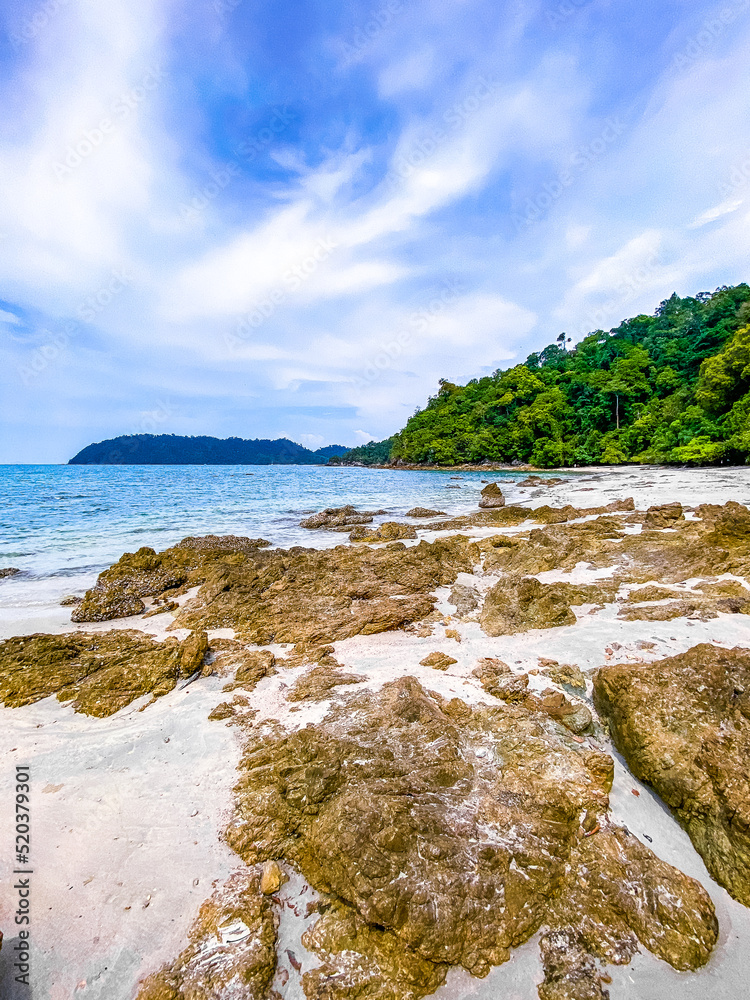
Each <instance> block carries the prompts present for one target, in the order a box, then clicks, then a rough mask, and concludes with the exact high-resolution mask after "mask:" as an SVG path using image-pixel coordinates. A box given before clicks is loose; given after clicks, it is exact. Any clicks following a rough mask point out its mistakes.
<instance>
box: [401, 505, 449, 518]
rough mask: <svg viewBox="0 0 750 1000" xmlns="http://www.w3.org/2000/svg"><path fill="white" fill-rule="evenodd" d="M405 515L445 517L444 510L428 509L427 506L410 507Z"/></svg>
mask: <svg viewBox="0 0 750 1000" xmlns="http://www.w3.org/2000/svg"><path fill="white" fill-rule="evenodd" d="M405 516H406V517H446V516H447V515H446V513H445V511H444V510H430V508H429V507H412V509H411V510H407V512H406V515H405Z"/></svg>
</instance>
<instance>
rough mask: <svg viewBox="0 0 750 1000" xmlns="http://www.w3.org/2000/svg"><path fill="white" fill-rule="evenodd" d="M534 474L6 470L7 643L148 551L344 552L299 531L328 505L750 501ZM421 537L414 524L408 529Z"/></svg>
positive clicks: (676, 480) (662, 476)
mask: <svg viewBox="0 0 750 1000" xmlns="http://www.w3.org/2000/svg"><path fill="white" fill-rule="evenodd" d="M527 478H528V473H527V472H515V471H512V472H509V471H502V472H491V471H489V470H486V469H482V468H481V467H479V468H478V469H477V470H476V471H474V470H472V471H454V470H450V469H441V470H419V471H413V470H400V469H367V468H359V467H341V466H309V465H304V466H294V465H275V466H268V465H266V466H246V465H243V466H206V465H200V466H198V465H189V466H111V465H109V466H94V465H91V466H80V465H4V466H0V568H4V567H10V566H13V567H16V568H18V569H19V570H20V571H21V572H20V573H18V574H17V575H15V576H12V577H7V578H5V579H0V638H3V637H7V636H8V635H20V634H28V633H29V632H32V631H40V630H46V629H49V630H53V631H62V630H64V628H66V627H68V628H69V627H70V617H69V609H66V608H61V607H60V599H61V598H62V597H64V596H66V595H68V594H76V595H81V594H83V593H84V592H85V590H87V589H88V588H89V587H91V586H93V584H94V583H95V581H96V577H97V575H98V574H99V573H100V572H101V571H102V570H103V569H105V568H106V567H107V566H110V565H111V564H112V563H113V562H115V561H116V560H117V559H119V558H120V556H121V555H122V554H123V553H124V552H134V551H135V550H136V549H138V548H140V547H141V546H144V545H147V546H151V547H152V548H154V549H156V550H157V551H159V550H160V549H164V548H167V547H168V546H170V545H173V544H175V543H176V542H178V541H180V539H182V538H185V537H186V536H188V535H205V534H219V535H221V534H235V535H247V536H250V537H252V538H266V539H268V541H269V542H271V544H272V545H274V546H283V547H289V546H291V545H305V546H314V547H316V548H323V547H329V546H333V545H340V544H342V543H343V542H345V541H346V540H347V538H346V535H345V534H341V533H337V532H325V531H309V530H307V529H305V528H301V527H300V524H299V522H300V520H301V519H302V518H303V517H305V516H307V515H309V514H310V513H313V512H315V511H318V510H321V509H323V508H324V507H341V506H343V505H345V504H352V505H354V506H355V507H357V508H358V509H363V510H384V511H385V512H386V513H385V514H383V515H380V516H378V517H377V518H376V519H375V522H374V523H375V524H377V523H378V522H381V521H384V520H400V519H402V518H403V516H404V515H405V514H406V512H407V511H408V510H410V509H411V508H412V507H416V506H422V507H430V508H433V509H435V510H440V511H445V512H446V513H447V514H462V513H467V512H469V511H475V510H477V504H478V501H479V498H480V491H481V489H482V488H483V486H484V485H485V483H486V482H488V481H493V482H498V483H499V484H500V485H501V488H502V489H503V492H504V493H505V495H506V499H507V502H508V503H520V504H525V505H528V506H530V507H534V506H537V505H539V504H542V503H551V504H553V505H555V506H560V505H562V504H564V503H573V504H574V505H575V506H578V507H583V506H594V505H596V504H603V503H608V502H610V501H611V500H615V499H621V498H623V497H626V496H633V497H634V498H635V502H636V505H637V506H638V507H639V508H645V507H648V506H650V505H651V504H653V503H666V502H669V501H671V500H681V501H682V502H683V503H684V504H698V503H701V502H705V501H711V502H721V503H723V502H725V501H726V500H727V499H734V500H739V501H740V502H742V503H750V469H748V468H744V467H743V468H726V467H719V468H711V469H665V468H660V467H649V466H638V467H633V466H620V467H611V468H588V469H566V470H563V471H562V472H545V473H541V474H540V478H541V479H542V480H543V481H544V482H547V483H549V481H550V480H552V479H555V478H560V479H562V480H563V483H561V484H559V485H556V486H552V487H550V486H545V485H542V486H541V487H540V486H523V485H521V484H522V483H524V482H525V481H526V480H527ZM413 523H415V524H417V525H418V522H413Z"/></svg>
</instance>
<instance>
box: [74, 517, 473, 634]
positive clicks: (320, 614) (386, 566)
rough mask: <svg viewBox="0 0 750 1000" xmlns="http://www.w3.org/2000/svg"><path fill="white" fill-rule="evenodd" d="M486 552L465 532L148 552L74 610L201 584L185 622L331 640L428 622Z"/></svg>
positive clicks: (113, 613)
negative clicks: (380, 541)
mask: <svg viewBox="0 0 750 1000" xmlns="http://www.w3.org/2000/svg"><path fill="white" fill-rule="evenodd" d="M478 559H479V550H478V549H477V548H476V546H475V545H473V544H472V543H470V542H468V541H467V540H466V539H465V538H463V537H461V536H460V535H459V536H454V537H451V538H446V539H439V540H438V541H436V542H433V543H432V544H429V543H427V542H420V543H419V544H418V545H415V546H412V547H410V548H407V547H406V546H405V545H404V544H403V543H402V542H393V543H392V544H391V545H388V546H387V547H385V548H381V549H369V548H365V547H362V548H360V547H356V548H355V547H353V546H350V545H341V546H337V547H336V548H334V549H324V550H319V549H305V548H301V547H296V548H292V549H288V550H287V549H273V550H270V551H264V550H262V549H259V548H255V547H252V548H248V549H241V548H236V549H234V550H229V551H227V550H225V549H198V548H186V547H181V546H175V547H174V548H171V549H167V550H166V551H164V552H161V553H158V554H157V553H156V552H154V551H153V549H139V550H138V552H136V553H134V554H131V553H128V554H126V555H124V556H123V557H122V558H121V559H120V560H119V562H117V563H115V565H114V566H112V567H111V568H110V569H108V570H105V571H104V573H102V574H101V575H100V577H99V580H98V582H97V585H96V587H95V588H94V589H93V590H90V591H89V592H88V593H87V595H86V598H85V600H84V601H83V603H82V604H80V605H78V607H76V608H75V610H74V612H73V615H74V617H75V619H76V621H89V620H95V621H98V620H101V618H102V617H103V616H109V617H111V618H115V617H120V615H121V613H122V611H123V602H124V603H125V606H126V610H127V613H128V614H131V613H132V610H130V608H131V605H130V604H129V603H128V602H136V603H137V604H138V605H139V606H142V605H143V602H142V600H141V597H143V596H146V595H147V594H150V595H155V594H160V593H163V592H164V591H166V590H170V589H172V588H178V587H179V588H183V589H187V588H189V587H192V586H194V585H196V584H199V585H200V590H199V591H198V594H197V596H196V597H194V598H192V599H191V600H189V601H188V602H187V603H186V604H184V605H183V606H182V607H181V608H180V610H179V612H178V613H177V615H176V618H175V621H174V626H175V627H179V628H204V629H219V628H234V629H236V630H237V632H238V633H239V636H238V637H239V638H244V639H245V640H247V641H250V642H254V643H257V644H258V645H267V644H268V643H271V642H293V643H318V644H322V643H327V642H333V641H336V640H337V639H344V638H347V637H349V636H353V635H358V634H363V635H368V634H372V633H375V632H383V631H387V630H388V629H394V628H399V627H401V626H402V625H405V624H407V623H408V622H412V621H418V620H419V619H420V618H423V617H425V616H426V615H428V614H429V613H430V612H431V611H432V609H433V607H434V602H435V599H434V597H433V596H432V594H431V593H430V591H431V590H432V589H434V588H436V587H439V586H444V585H447V584H451V583H453V582H454V580H455V579H456V576H457V575H458V573H460V572H471V569H472V567H473V565H474V563H475V562H476V561H478ZM141 610H142V607H141Z"/></svg>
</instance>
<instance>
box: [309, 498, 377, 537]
mask: <svg viewBox="0 0 750 1000" xmlns="http://www.w3.org/2000/svg"><path fill="white" fill-rule="evenodd" d="M377 514H385V511H384V510H357V508H356V507H353V506H352V505H351V504H347V505H346V506H345V507H326V509H325V510H321V511H320V513H318V514H312V515H311V516H310V517H306V518H304V519H303V520H302V521H300V527H301V528H310V529H314V528H317V529H321V528H323V529H325V530H327V531H349V530H350V529H351V528H352V527H353V526H354V525H355V524H370V522H371V521H372V519H373V518H374V517H375V516H376V515H377Z"/></svg>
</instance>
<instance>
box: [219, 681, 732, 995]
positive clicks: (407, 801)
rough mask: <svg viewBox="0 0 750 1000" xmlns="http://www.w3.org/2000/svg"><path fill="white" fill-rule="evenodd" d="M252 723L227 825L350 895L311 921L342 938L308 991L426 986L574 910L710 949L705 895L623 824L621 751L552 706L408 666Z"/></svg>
mask: <svg viewBox="0 0 750 1000" xmlns="http://www.w3.org/2000/svg"><path fill="white" fill-rule="evenodd" d="M254 734H255V738H254V741H253V743H252V744H251V745H249V746H248V748H247V750H246V752H245V755H244V757H243V760H242V763H241V766H240V779H239V782H238V785H237V786H236V796H237V800H236V802H237V809H236V815H235V817H234V819H233V820H232V822H231V823H230V825H229V827H228V829H227V831H226V839H227V841H228V842H229V844H230V845H231V846H232V847H234V849H235V850H237V851H238V852H239V853H240V854H241V855H242V856H243V857H244V858H245V859H246V860H247V861H248V862H250V863H259V862H262V861H265V860H271V859H278V858H284V859H286V860H287V861H288V862H289V863H290V864H293V865H295V866H296V867H298V868H299V869H300V870H301V871H302V873H303V875H304V877H305V878H306V879H307V880H308V882H309V883H310V884H311V885H312V886H313V887H314V888H315V889H317V890H318V891H319V892H323V893H326V894H328V895H330V896H331V897H333V901H334V903H337V904H339V907H341V908H340V909H338V910H337V912H336V914H335V917H334V918H333V919H332V921H331V923H330V924H328V925H327V924H326V923H325V922H324V923H323V925H322V927H321V926H320V924H316V925H315V927H314V928H313V930H312V931H311V932H309V933H308V935H307V936H306V941H305V943H306V944H307V945H308V947H312V948H313V950H316V951H318V953H326V954H327V955H329V956H331V957H327V958H326V959H325V961H324V965H323V967H322V970H321V972H320V974H319V975H317V976H316V975H315V974H314V973H310V976H311V979H308V980H306V986H309V991H308V994H307V995H308V996H316V997H357V996H362V995H368V994H367V993H364V994H363V993H362V990H363V989H364V988H365V987H364V983H365V982H366V976H367V970H372V971H373V975H374V981H375V982H376V983H378V987H377V988H378V990H379V992H376V993H375V994H374V995H375V996H382V997H384V998H385V997H389V998H393V997H400V996H413V997H419V996H423V995H425V994H426V993H428V992H431V991H432V990H434V988H435V982H436V980H437V982H439V981H440V980H441V978H442V976H443V975H444V971H445V970H444V967H445V965H446V964H451V965H462V966H464V968H466V969H467V970H469V971H470V972H472V973H473V974H475V975H484V974H486V973H487V972H488V970H489V968H490V967H491V966H492V965H495V964H499V963H501V962H504V961H506V960H507V959H508V958H509V955H510V949H511V948H513V947H516V946H517V945H519V944H521V943H522V942H524V941H526V940H527V939H528V938H529V937H530V936H531V935H532V934H534V932H535V931H536V930H537V929H538V928H540V927H544V928H546V929H547V931H548V932H549V931H554V930H555V929H557V928H560V927H568V926H573V927H575V928H577V929H578V930H580V932H581V934H582V942H583V946H584V947H585V949H586V950H587V951H588V953H590V954H594V955H604V956H606V957H609V956H611V955H616V956H618V959H617V960H619V956H621V955H624V954H627V951H628V949H629V948H630V945H631V942H632V941H640V942H641V943H643V944H644V945H645V946H646V947H648V948H651V949H652V950H654V951H655V952H656V953H657V954H659V955H660V956H661V957H664V958H666V960H667V961H670V962H672V963H673V964H675V965H676V966H677V967H679V968H687V967H690V968H693V967H696V966H698V965H700V964H703V963H704V962H705V961H706V959H707V958H708V955H709V953H710V950H711V948H712V946H713V944H714V942H715V940H716V921H715V916H714V912H713V906H712V904H711V901H710V898H709V897H708V895H707V894H706V893H705V891H704V890H703V889H702V888H701V887H700V885H699V884H698V883H697V882H695V881H694V880H692V879H689V878H687V877H686V876H683V875H682V874H681V873H679V872H677V871H676V870H675V869H672V868H670V867H669V866H668V865H664V864H663V862H660V861H659V860H658V859H656V858H655V856H654V855H652V854H651V852H650V851H648V849H647V848H646V847H644V846H643V845H640V844H638V842H637V841H635V838H630V837H627V835H626V834H625V832H624V831H622V830H619V829H618V828H616V827H611V826H610V825H609V823H608V820H607V815H606V813H607V806H608V792H609V790H610V788H611V782H612V774H613V764H612V760H611V758H609V757H608V756H607V755H606V754H603V753H601V752H600V751H596V750H590V749H587V748H585V747H583V746H578V745H576V744H574V743H573V742H572V741H571V740H570V738H569V737H566V736H565V735H564V734H561V731H560V728H559V726H558V725H557V724H556V723H554V722H553V721H552V720H551V719H549V718H548V717H547V716H546V715H545V714H544V713H543V712H541V711H537V710H536V709H534V708H529V707H527V706H526V705H520V704H504V705H501V706H500V705H499V706H497V707H495V706H493V707H488V706H483V705H478V706H474V707H472V706H469V705H466V704H465V703H462V702H461V701H460V700H459V699H452V700H450V701H446V700H444V699H442V698H440V697H439V696H436V695H429V694H428V693H427V692H426V691H425V690H424V689H423V688H422V687H421V686H420V685H419V683H418V682H417V681H416V680H415V679H414V678H411V677H405V678H401V679H400V680H398V681H395V682H392V683H388V684H385V685H384V686H383V688H382V689H381V690H380V691H378V692H371V691H362V692H355V693H352V694H350V695H349V696H348V697H347V698H346V699H345V701H344V702H342V703H341V704H340V705H337V706H335V707H334V708H333V709H332V710H331V711H330V712H329V713H328V715H327V716H326V717H325V718H324V719H323V720H322V722H320V723H318V724H316V725H315V726H309V727H306V728H304V729H301V730H298V731H295V732H291V733H286V732H282V731H280V730H279V729H278V727H277V726H273V725H271V724H269V725H268V726H266V727H265V728H264V727H260V728H258V727H256V730H255V731H254ZM384 734H387V739H384ZM582 816H585V817H586V822H587V824H588V827H589V829H590V830H591V831H592V835H591V836H590V837H584V836H583V833H582V831H581V828H580V821H581V817H582ZM597 831H599V832H597ZM655 871H656V872H658V879H657V880H655V879H654V872H655ZM613 872H614V876H613ZM581 882H582V883H584V884H585V885H586V886H587V891H586V892H583V891H581V892H579V893H576V892H574V891H573V890H572V887H574V886H575V885H576V884H580V883H581ZM610 883H611V884H610ZM654 886H655V888H656V890H657V891H656V892H654V891H652V887H654ZM589 897H590V898H589ZM631 897H632V898H631ZM322 919H323V921H325V920H326V918H325V915H324V917H323V918H322ZM342 924H343V925H344V926H343V928H342ZM371 934H375V936H376V938H378V940H377V941H375V940H373V939H370V938H369V935H371ZM316 935H317V938H316ZM379 935H383V937H378V936H379ZM352 952H353V953H354V954H351V953H352ZM410 954H411V955H413V956H414V960H413V961H410ZM402 956H404V958H402ZM417 961H419V962H421V963H431V964H432V965H433V966H435V971H434V974H433V976H430V975H429V971H430V970H429V966H424V965H423V966H421V969H420V971H419V973H418V975H417V976H416V978H417V982H416V983H414V982H412V983H409V982H407V983H406V984H404V980H403V973H404V972H406V971H407V969H408V967H409V966H411V968H412V969H414V970H416V969H417V968H418V966H417ZM363 970H364V971H363ZM339 976H340V977H341V979H340V981H341V983H342V987H341V989H342V992H337V989H338V986H337V983H338V982H339ZM356 976H359V977H360V978H359V979H356V978H355V977H356ZM399 976H401V979H400V981H399V980H398V977H399ZM327 977H328V979H327ZM384 979H385V980H386V981H390V982H389V987H390V992H387V991H386V990H381V987H380V985H379V984H380V983H382V982H383V980H384ZM328 988H330V992H325V990H326V989H328ZM406 988H408V989H409V990H411V993H409V992H402V990H404V989H406ZM357 991H359V992H357Z"/></svg>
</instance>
